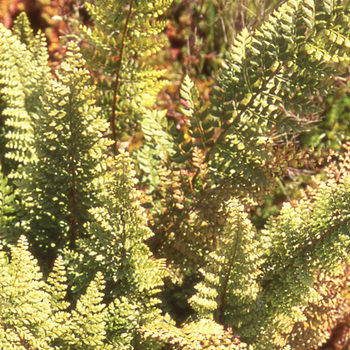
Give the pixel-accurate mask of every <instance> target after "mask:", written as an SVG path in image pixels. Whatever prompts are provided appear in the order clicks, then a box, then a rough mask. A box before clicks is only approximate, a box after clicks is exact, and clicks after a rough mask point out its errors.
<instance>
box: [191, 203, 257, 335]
mask: <svg viewBox="0 0 350 350" xmlns="http://www.w3.org/2000/svg"><path fill="white" fill-rule="evenodd" d="M219 220H220V219H219ZM221 221H223V222H220V226H222V227H223V230H222V232H220V234H219V235H217V237H216V242H215V246H216V247H215V250H214V251H213V252H211V253H209V254H208V256H207V258H206V263H205V265H204V267H203V268H202V269H201V270H200V272H201V273H202V275H203V277H204V281H202V282H200V283H199V284H197V285H196V286H195V289H196V290H197V293H196V294H195V295H194V296H193V297H192V298H191V299H190V304H191V306H192V307H193V308H194V310H195V311H196V312H197V315H198V316H199V317H204V318H213V319H215V320H216V321H218V322H219V323H221V324H225V325H227V326H230V327H232V328H233V329H235V330H237V331H238V332H239V333H240V334H241V335H246V334H249V335H252V334H253V333H254V323H253V322H252V318H251V316H250V315H251V314H252V313H254V310H256V309H257V308H258V304H257V299H258V295H259V293H260V286H259V284H258V283H257V280H258V279H259V276H260V275H261V271H260V265H261V262H262V251H261V249H260V248H259V241H258V239H257V234H256V232H255V229H254V228H253V225H252V224H251V223H250V221H249V219H248V218H247V215H246V213H245V212H244V208H243V206H242V205H241V204H239V202H238V201H237V200H231V201H228V202H226V203H224V204H223V208H222V209H221ZM255 332H256V330H255Z"/></svg>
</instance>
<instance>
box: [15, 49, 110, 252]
mask: <svg viewBox="0 0 350 350" xmlns="http://www.w3.org/2000/svg"><path fill="white" fill-rule="evenodd" d="M84 64H85V62H84V60H83V59H82V58H81V55H80V54H79V50H78V48H77V47H76V46H75V45H74V44H71V45H70V47H69V51H68V52H67V57H66V60H65V61H64V62H62V64H61V67H60V70H59V71H57V73H56V74H57V77H58V79H53V80H51V81H50V83H49V85H48V88H47V92H46V95H45V96H43V98H42V109H41V111H40V114H39V115H38V116H37V118H36V121H35V132H36V134H37V135H38V136H37V137H36V138H35V144H34V146H35V152H36V155H37V157H38V159H40V162H38V163H36V164H34V165H32V166H28V167H27V169H26V171H27V172H28V173H29V175H30V179H29V180H24V181H22V182H21V183H20V190H21V195H22V201H23V204H24V205H23V206H24V219H22V220H23V225H24V227H25V229H26V230H27V232H29V234H34V232H35V236H33V240H34V241H36V247H37V249H40V250H41V254H45V252H48V251H50V249H52V248H54V250H56V251H57V250H58V249H63V248H64V247H65V246H67V245H69V246H70V247H73V246H74V245H75V242H76V240H77V239H78V237H79V235H84V224H85V223H86V222H87V221H88V219H89V217H90V215H89V213H88V210H89V208H90V207H91V205H92V203H93V201H94V197H95V194H94V193H96V192H95V189H94V187H93V184H92V182H91V181H92V179H93V178H94V177H95V178H97V176H98V175H99V173H100V172H101V166H102V161H103V153H104V151H105V150H106V148H107V147H108V144H109V142H108V140H106V139H103V138H101V136H102V134H103V132H104V131H105V130H106V128H107V124H106V122H105V121H104V120H103V119H101V118H100V117H98V113H99V109H98V108H97V107H96V106H94V99H93V91H94V88H93V87H91V86H89V84H88V79H89V75H88V72H87V70H86V69H85V68H84ZM39 135H40V137H39Z"/></svg>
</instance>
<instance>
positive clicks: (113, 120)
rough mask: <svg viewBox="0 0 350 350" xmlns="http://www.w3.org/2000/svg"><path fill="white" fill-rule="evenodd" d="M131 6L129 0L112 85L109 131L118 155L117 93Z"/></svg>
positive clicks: (131, 0) (131, 3)
mask: <svg viewBox="0 0 350 350" xmlns="http://www.w3.org/2000/svg"><path fill="white" fill-rule="evenodd" d="M132 5H133V0H130V5H129V12H128V16H127V17H126V21H125V26H124V31H123V36H122V42H121V48H120V53H119V60H118V63H117V67H116V70H115V83H114V90H113V103H112V118H111V130H112V137H113V141H114V145H113V148H114V153H115V154H117V153H118V147H117V135H118V133H117V115H118V113H117V103H118V91H119V87H120V68H121V66H122V61H123V55H124V50H125V38H126V35H127V32H128V25H129V20H130V17H131V13H132Z"/></svg>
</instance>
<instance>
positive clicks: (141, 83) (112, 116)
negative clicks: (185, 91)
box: [82, 0, 172, 151]
mask: <svg viewBox="0 0 350 350" xmlns="http://www.w3.org/2000/svg"><path fill="white" fill-rule="evenodd" d="M171 2H172V1H170V0H162V1H159V0H152V1H145V0H141V1H133V0H128V1H126V0H123V1H116V0H109V1H96V2H95V3H94V4H92V3H87V4H86V6H87V10H88V12H89V13H90V15H91V17H92V19H93V22H94V24H95V28H94V30H91V29H90V28H87V27H83V28H82V29H83V32H84V33H85V35H86V37H87V38H88V40H89V42H90V43H91V44H92V46H93V47H94V48H95V50H94V56H93V57H92V61H93V62H101V63H102V65H101V67H100V68H101V73H102V74H98V76H99V78H100V79H101V83H100V85H99V86H100V88H101V89H102V91H103V96H101V99H100V102H101V103H102V104H103V105H104V107H105V108H104V110H105V111H106V113H107V112H108V114H106V118H107V120H109V121H110V123H111V131H112V136H113V141H115V142H117V141H120V140H123V139H124V140H125V138H126V137H129V136H131V135H132V134H133V133H134V131H135V130H136V126H137V125H140V124H142V123H143V114H144V111H143V108H149V107H150V106H152V105H153V104H154V102H155V98H156V96H157V94H158V93H159V91H160V90H161V89H162V87H163V86H164V84H165V81H162V80H160V77H161V76H162V75H163V74H164V72H163V71H157V70H155V69H153V68H151V67H150V66H149V65H147V64H146V59H147V58H148V57H149V56H150V55H152V54H154V53H156V52H158V51H159V50H160V49H161V48H162V47H163V46H164V44H165V39H164V38H162V39H160V37H159V34H160V33H161V31H162V30H163V29H164V27H165V25H166V22H165V21H161V20H158V19H157V18H158V16H159V15H160V14H162V13H164V12H165V11H166V10H167V8H168V7H169V6H170V4H171ZM106 9H107V11H108V15H107V16H106ZM121 130H123V134H122V133H121V132H120V131H121ZM116 147H117V145H116ZM115 151H117V148H115Z"/></svg>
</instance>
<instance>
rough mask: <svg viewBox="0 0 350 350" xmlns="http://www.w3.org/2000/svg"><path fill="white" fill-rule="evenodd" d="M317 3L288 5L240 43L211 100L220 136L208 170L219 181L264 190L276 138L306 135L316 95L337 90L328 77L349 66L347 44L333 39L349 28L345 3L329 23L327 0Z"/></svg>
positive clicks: (245, 32) (244, 33)
mask: <svg viewBox="0 0 350 350" xmlns="http://www.w3.org/2000/svg"><path fill="white" fill-rule="evenodd" d="M315 4H316V2H314V1H294V0H290V1H287V2H285V3H284V4H283V5H281V6H280V7H279V8H278V9H277V10H275V11H274V12H273V13H272V14H271V15H270V17H269V18H268V20H267V21H266V22H265V23H264V24H263V25H262V27H261V28H260V29H258V30H256V31H255V32H254V33H253V34H250V33H249V32H248V30H246V29H244V30H243V31H242V32H241V33H240V34H239V35H238V37H237V38H236V40H235V42H234V44H233V47H232V50H231V58H230V59H228V60H227V61H226V63H225V65H224V68H223V70H222V72H221V73H220V75H219V76H218V78H217V82H216V85H217V88H216V89H215V90H214V97H213V99H212V104H213V109H212V114H213V115H214V116H216V117H217V118H218V120H219V122H220V126H221V132H220V135H219V136H218V137H217V139H216V141H215V146H214V148H213V149H212V151H211V154H212V155H211V157H210V165H211V167H212V168H213V170H214V171H215V174H214V173H213V175H215V176H217V177H218V178H220V177H222V178H223V179H225V178H226V179H227V181H235V182H236V181H239V182H240V181H242V180H243V182H244V180H245V179H246V180H248V182H251V183H254V184H256V185H258V188H260V187H262V186H265V185H266V184H267V183H268V182H269V181H268V179H269V176H267V175H266V173H265V172H264V170H263V169H264V165H266V164H267V163H269V162H270V161H271V160H272V159H273V147H274V145H275V144H276V140H277V138H278V137H279V136H278V135H287V136H288V135H291V134H293V133H297V132H298V131H300V130H302V128H303V125H305V124H307V123H308V121H307V117H308V115H309V114H310V113H313V114H315V113H316V112H317V111H319V103H318V101H317V99H316V98H315V96H318V95H321V94H322V95H326V94H328V93H330V92H331V91H333V90H334V86H333V85H334V84H332V82H331V80H330V79H329V78H328V77H329V76H332V75H335V74H336V72H337V70H338V69H339V66H336V65H334V63H337V62H339V61H344V60H348V58H347V57H348V56H347V55H348V52H349V50H348V47H347V45H345V39H344V40H343V41H342V40H340V39H339V40H338V41H339V42H342V43H341V44H340V45H338V44H336V43H335V41H336V40H337V39H335V37H334V36H332V35H331V34H330V33H331V32H332V33H333V29H334V28H340V27H338V25H337V22H338V20H339V21H341V23H342V24H343V27H342V28H341V29H337V30H340V31H341V32H342V33H345V32H346V30H347V29H345V28H348V25H349V24H348V23H349V22H346V18H347V14H346V11H345V12H344V11H343V12H344V13H343V15H341V14H340V13H339V8H343V7H342V5H341V4H340V3H339V5H337V6H334V8H333V10H331V9H329V13H328V12H327V13H328V14H327V20H323V19H322V18H323V17H324V16H326V15H325V14H324V11H326V10H325V9H327V8H328V7H327V6H328V5H327V4H328V1H324V0H323V1H318V2H317V5H315ZM332 6H333V5H332ZM336 9H337V10H336ZM327 11H328V10H327ZM343 21H344V22H343ZM327 33H328V34H327ZM339 35H340V34H339ZM326 56H327V57H326ZM280 137H281V136H280ZM220 174H221V175H220ZM234 179H235V180H234ZM223 181H225V180H223Z"/></svg>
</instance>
